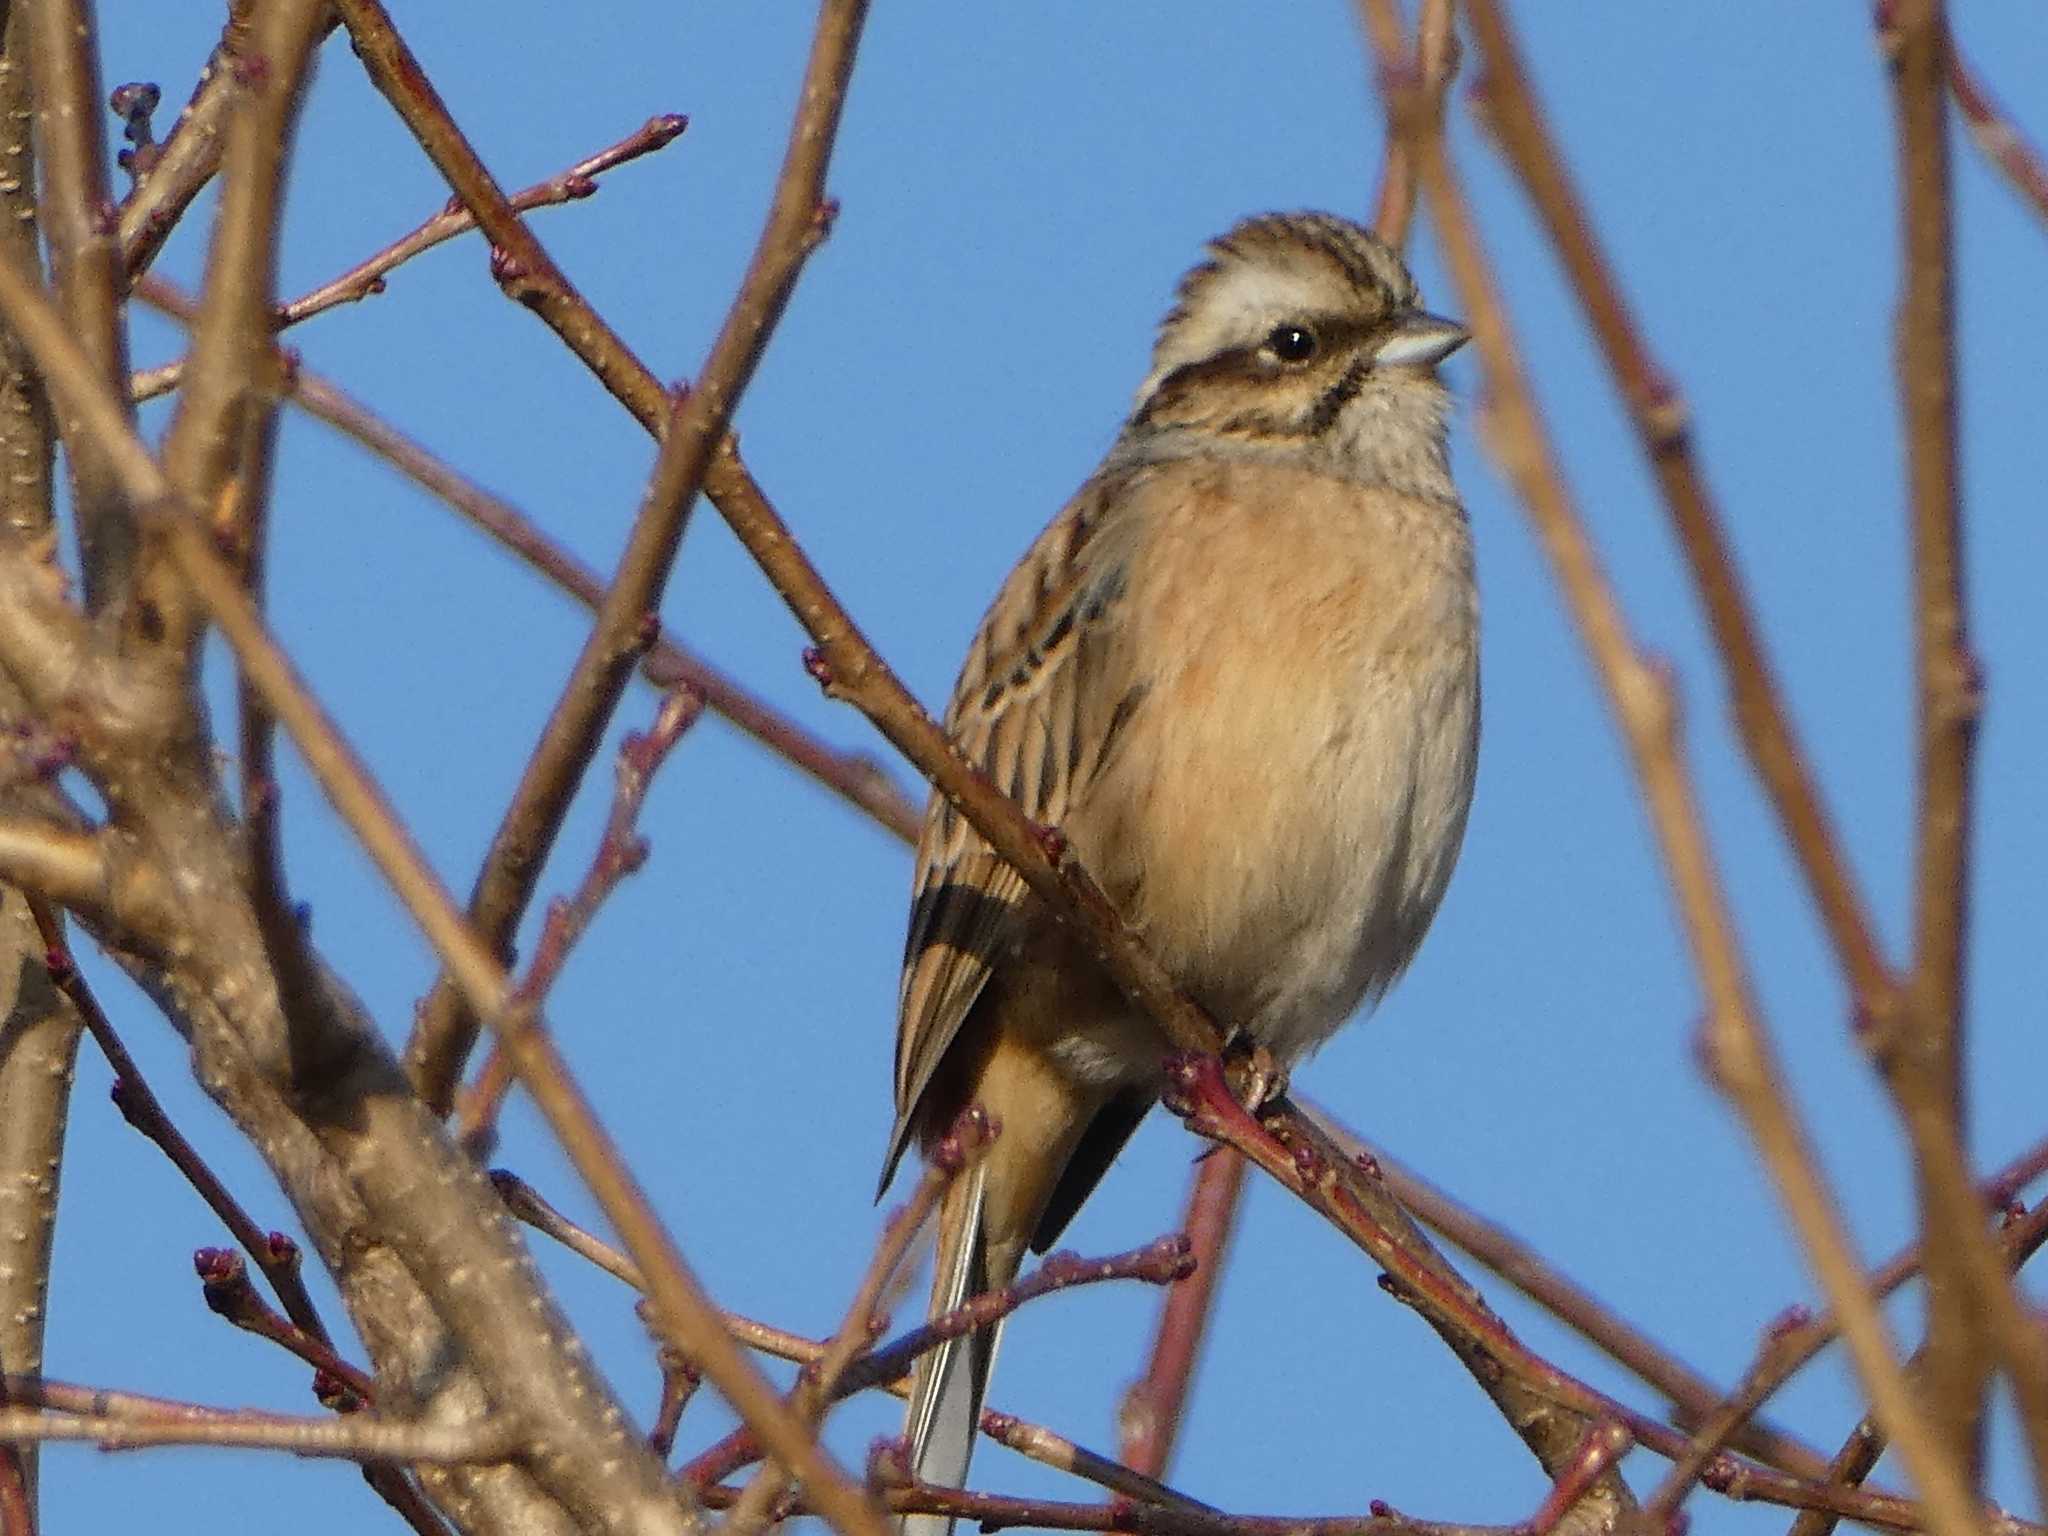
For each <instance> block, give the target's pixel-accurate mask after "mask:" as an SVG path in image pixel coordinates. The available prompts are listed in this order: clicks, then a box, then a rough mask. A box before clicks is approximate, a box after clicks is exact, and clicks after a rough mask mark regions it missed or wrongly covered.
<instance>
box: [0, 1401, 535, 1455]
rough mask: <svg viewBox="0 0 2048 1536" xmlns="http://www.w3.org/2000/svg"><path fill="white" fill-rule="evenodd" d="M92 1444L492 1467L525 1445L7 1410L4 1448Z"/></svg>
mask: <svg viewBox="0 0 2048 1536" xmlns="http://www.w3.org/2000/svg"><path fill="white" fill-rule="evenodd" d="M50 1440H85V1441H90V1442H92V1443H93V1444H95V1445H97V1446H98V1447H99V1448H100V1449H101V1450H103V1451H132V1450H140V1449H144V1448H146V1447H152V1446H166V1445H185V1446H195V1445H210V1446H221V1447H225V1448H230V1449H237V1450H271V1451H290V1452H291V1453H292V1454H293V1455H294V1456H334V1457H340V1458H342V1459H344V1460H348V1461H400V1462H421V1461H426V1462H491V1461H504V1460H506V1459H507V1458H508V1457H510V1456H512V1455H514V1454H516V1453H517V1451H518V1449H519V1439H518V1435H517V1433H516V1431H515V1430H514V1428H513V1426H512V1425H511V1424H510V1423H508V1422H506V1421H504V1420H493V1421H489V1422H486V1423H483V1424H473V1425H451V1424H417V1423H407V1422H404V1421H401V1420H386V1419H379V1418H377V1417H375V1416H374V1415H372V1414H366V1413H357V1414H350V1415H348V1416H347V1417H345V1418H339V1419H336V1418H296V1417H291V1416H288V1415H285V1414H261V1415H259V1414H253V1413H243V1414H234V1415H230V1416H223V1417H220V1418H203V1419H202V1418H174V1419H162V1420H156V1419H129V1418H105V1417H91V1416H86V1415H79V1414H56V1413H38V1412H36V1411H34V1410H33V1409H26V1408H0V1441H13V1442H15V1443H17V1444H30V1443H34V1442H37V1441H50Z"/></svg>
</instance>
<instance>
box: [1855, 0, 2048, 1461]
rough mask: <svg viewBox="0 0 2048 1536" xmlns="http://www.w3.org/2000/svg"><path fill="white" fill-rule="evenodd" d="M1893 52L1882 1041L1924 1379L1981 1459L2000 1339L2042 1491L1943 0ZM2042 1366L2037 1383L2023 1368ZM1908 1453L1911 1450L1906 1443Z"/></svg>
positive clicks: (2042, 1355) (1910, 5) (1907, 7)
mask: <svg viewBox="0 0 2048 1536" xmlns="http://www.w3.org/2000/svg"><path fill="white" fill-rule="evenodd" d="M1877 26H1878V33H1879V39H1880V42H1881V44H1882V46H1883V48H1884V51H1885V53H1886V55H1887V57H1888V60H1889V63H1890V70H1891V77H1892V85H1893V102H1894V109H1895V111H1894V117H1895V123H1896V133H1897V142H1898V184H1899V197H1900V233H1901V262H1902V267H1903V278H1902V285H1901V293H1900V299H1899V310H1898V340H1899V345H1898V370H1899V380H1898V382H1899V397H1900V405H1901V411H1902V414H1903V417H1904V420H1905V439H1906V481H1907V487H1908V493H1909V495H1908V500H1909V505H1910V509H1911V511H1910V516H1911V529H1912V549H1913V637H1914V663H1915V673H1916V679H1917V694H1918V706H1919V710H1918V712H1919V726H1918V750H1917V753H1916V777H1917V779H1918V801H1919V803H1918V806H1917V809H1916V814H1915V843H1916V847H1915V850H1914V889H1913V970H1912V977H1911V980H1910V983H1909V989H1910V995H1911V998H1912V1004H1913V1006H1912V1010H1911V1012H1910V1014H1909V1016H1908V1017H1907V1018H1906V1019H1904V1020H1903V1021H1901V1023H1900V1025H1899V1027H1897V1028H1895V1029H1892V1030H1890V1031H1887V1032H1882V1033H1880V1034H1878V1035H1877V1036H1876V1037H1875V1038H1874V1039H1873V1041H1872V1045H1873V1048H1874V1050H1875V1052H1876V1056H1877V1061H1878V1064H1879V1067H1880V1068H1881V1069H1882V1071H1883V1073H1884V1076H1885V1082H1886V1085H1887V1086H1888V1087H1889V1088H1890V1089H1891V1092H1892V1096H1893V1098H1894V1099H1895V1100H1896V1102H1897V1105H1898V1109H1899V1113H1900V1116H1901V1118H1902V1120H1903V1122H1904V1124H1905V1128H1906V1132H1907V1137H1908V1140H1909V1141H1910V1143H1911V1145H1912V1148H1913V1162H1914V1174H1915V1182H1916V1183H1917V1185H1918V1189H1919V1198H1920V1213H1921V1233H1922V1239H1923V1241H1924V1243H1925V1244H1926V1248H1927V1264H1926V1269H1927V1345H1926V1350H1925V1356H1926V1367H1925V1373H1924V1386H1925V1392H1926V1396H1927V1399H1928V1402H1929V1406H1930V1411H1931V1412H1932V1414H1933V1415H1934V1417H1935V1419H1936V1421H1937V1422H1938V1423H1939V1424H1941V1425H1942V1426H1943V1431H1944V1433H1945V1434H1946V1435H1947V1436H1948V1439H1949V1445H1950V1449H1951V1453H1952V1454H1953V1455H1955V1456H1956V1457H1957V1458H1959V1460H1960V1461H1961V1463H1962V1464H1963V1465H1964V1466H1965V1467H1966V1468H1968V1469H1971V1470H1972V1471H1975V1470H1977V1468H1978V1464H1979V1462H1980V1460H1981V1457H1982V1454H1983V1434H1984V1409H1985V1401H1986V1393H1987V1390H1988V1387H1989V1377H1990V1372H1991V1368H1992V1363H1993V1356H1992V1352H1993V1348H1994V1342H1995V1343H1996V1345H1999V1346H2002V1347H2003V1348H2004V1350H2005V1353H2006V1355H2007V1357H2008V1363H2009V1365H2010V1366H2011V1368H2012V1376H2013V1385H2014V1390H2015V1393H2016V1395H2017V1396H2018V1398H2019V1403H2020V1422H2021V1424H2022V1426H2023V1427H2024V1428H2025V1430H2026V1432H2027V1436H2028V1440H2029V1444H2030V1447H2031V1449H2032V1452H2033V1468H2034V1479H2035V1486H2036V1488H2037V1489H2039V1490H2042V1491H2044V1492H2048V1379H2042V1373H2043V1372H2044V1371H2048V1352H2044V1349H2043V1345H2042V1341H2041V1339H2040V1336H2039V1332H2040V1331H2039V1327H2038V1325H2037V1324H2036V1323H2035V1322H2034V1321H2033V1320H2032V1319H2030V1318H2028V1317H2027V1316H2026V1315H2025V1313H2024V1310H2023V1309H2022V1308H2021V1307H2020V1306H2019V1304H2018V1300H2017V1298H2016V1297H2014V1296H2013V1294H2012V1292H2011V1289H2010V1287H2009V1286H2008V1285H2007V1284H2006V1279H2005V1276H2004V1274H2003V1273H2002V1272H2000V1270H1999V1269H1998V1266H1997V1265H1996V1264H1995V1263H1994V1262H1993V1261H1992V1258H1991V1255H1990V1251H1989V1239H1988V1237H1987V1235H1986V1233H1985V1230H1984V1223H1983V1221H1982V1219H1981V1214H1980V1213H1979V1212H1977V1211H1976V1210H1975V1209H1973V1208H1972V1206H1971V1205H1970V1204H1969V1203H1968V1202H1962V1203H1960V1204H1959V1203H1958V1199H1957V1197H1958V1196H1959V1195H1960V1194H1961V1193H1962V1191H1963V1190H1964V1189H1966V1188H1967V1186H1968V1183H1969V1173H1968V1165H1967V1162H1966V1161H1965V1155H1964V1153H1963V1150H1962V1149H1963V1146H1964V1143H1965V1141H1966V1140H1967V1126H1968V1121H1967V1113H1966V1111H1967V1106H1966V1104H1965V1101H1964V1097H1963V1080H1962V1060H1963V1029H1964V1017H1965V1014H1964V1008H1965V1003H1966V998H1965V993H1964V983H1965V980H1966V977H1965V971H1964V965H1965V949H1966V943H1967V937H1968V927H1969V911H1970V909H1969V889H1970V839H1971V832H1972V813H1973V803H1972V796H1973V775H1974V759H1975V744H1976V734H1977V720H1978V716H1979V713H1980V711H1981V708H1982V700H1981V696H1980V685H1979V680H1978V676H1977V665H1976V660H1975V658H1974V657H1973V656H1972V654H1971V652H1970V647H1969V638H1968V632H1967V604H1966V601H1965V596H1964V588H1963V563H1962V488H1961V468H1960V466H1959V464H1958V462H1957V456H1956V454H1957V450H1956V381H1955V273H1954V230H1953V222H1954V210H1953V202H1952V199H1953V192H1952V188H1951V186H1950V179H1949V177H1950V168H1949V146H1948V82H1949V68H1948V22H1947V18H1946V16H1945V14H1944V6H1943V5H1942V3H1941V0H1898V3H1896V4H1892V3H1886V4H1881V5H1880V6H1879V7H1878V12H1877ZM2029 1377H2032V1378H2033V1379H2031V1380H2030V1379H2029ZM1901 1449H1902V1450H1903V1449H1904V1447H1901Z"/></svg>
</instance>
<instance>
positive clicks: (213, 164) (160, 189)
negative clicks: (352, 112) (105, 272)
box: [94, 0, 339, 278]
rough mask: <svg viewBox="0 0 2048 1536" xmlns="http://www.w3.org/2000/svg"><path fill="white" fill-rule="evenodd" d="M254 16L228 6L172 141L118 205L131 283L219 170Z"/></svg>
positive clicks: (245, 1)
mask: <svg viewBox="0 0 2048 1536" xmlns="http://www.w3.org/2000/svg"><path fill="white" fill-rule="evenodd" d="M253 10H254V7H253V6H252V5H251V4H250V3H249V0H234V3H232V4H230V5H229V7H228V20H227V25H226V27H225V28H224V29H223V31H222V33H221V40H220V43H219V45H218V46H216V47H215V48H214V50H213V52H212V54H211V55H210V56H209V57H208V58H207V61H206V65H205V67H204V68H203V69H201V70H200V72H199V79H198V82H197V83H196V84H195V85H194V86H193V88H192V96H191V99H190V100H189V101H187V102H186V104H185V107H184V110H183V111H181V112H180V113H179V114H178V121H177V123H176V124H175V125H174V126H173V127H172V129H171V134H170V137H169V138H167V139H165V140H164V141H163V143H162V144H160V145H158V146H157V149H156V153H155V154H154V155H153V156H151V157H150V160H149V164H148V166H147V167H146V168H141V169H140V174H139V175H138V176H137V178H136V183H135V189H134V191H132V192H130V193H129V194H128V196H127V198H126V199H125V200H124V201H123V202H122V204H121V208H120V214H119V218H118V226H119V233H120V240H121V260H122V265H123V267H124V268H125V269H126V271H127V274H128V276H129V277H130V278H133V277H136V276H138V275H139V274H140V273H142V272H143V271H145V270H146V269H147V268H148V267H149V264H150V263H151V262H153V261H155V260H156V256H157V252H159V251H161V250H162V249H163V247H164V242H165V241H167V240H168V239H170V237H171V231H172V230H174V229H176V228H177V226H178V221H179V220H180V219H182V218H183V217H184V216H185V211H186V210H187V209H188V208H190V207H191V206H192V202H193V199H195V198H196V197H198V196H199V194H200V192H201V190H203V189H204V188H205V186H206V184H207V183H208V182H209V181H211V180H212V179H213V176H214V173H215V172H216V171H217V170H219V169H220V160H221V153H222V150H223V148H224V144H225V134H226V129H227V123H228V118H229V115H230V114H231V113H232V112H233V111H234V109H235V107H236V105H237V104H238V103H239V102H240V100H241V97H242V92H241V83H240V80H239V78H238V77H239V76H240V75H241V74H242V73H243V72H244V63H245V60H246V57H247V54H248V49H249V36H248V32H249V22H250V17H251V13H252V12H253ZM337 25H339V23H338V22H337V21H335V19H334V18H332V17H329V18H328V19H327V20H326V21H325V22H324V23H323V24H322V26H323V31H322V34H321V35H322V37H325V36H326V34H327V33H328V32H332V31H333V30H334V28H335V27H336V26H337ZM94 110H95V111H97V110H98V103H94Z"/></svg>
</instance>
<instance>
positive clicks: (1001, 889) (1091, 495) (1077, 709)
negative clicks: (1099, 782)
mask: <svg viewBox="0 0 2048 1536" xmlns="http://www.w3.org/2000/svg"><path fill="white" fill-rule="evenodd" d="M1111 491H1112V487H1111V486H1109V485H1107V484H1105V483H1104V482H1101V481H1091V482H1090V484H1089V485H1088V486H1086V487H1084V488H1083V489H1082V491H1081V493H1080V494H1079V495H1077V496H1076V497H1075V498H1074V500H1073V501H1072V502H1070V503H1068V505H1067V507H1066V508H1065V509H1064V510H1063V511H1062V512H1061V513H1060V515H1059V516H1058V517H1056V518H1054V519H1053V521H1052V522H1051V523H1050V524H1049V525H1048V526H1047V527H1046V529H1045V531H1044V532H1043V533H1041V534H1040V535H1039V536H1038V540H1037V542H1036V543H1034V544H1033V545H1032V546H1031V549H1030V551H1029V552H1028V553H1027V554H1026V555H1025V557H1024V559H1023V560H1022V561H1020V562H1019V563H1018V566H1017V568H1016V569H1015V570H1014V571H1012V572H1011V574H1010V577H1009V580H1008V581H1007V582H1005V583H1004V586H1003V589H1002V591H1001V592H1000V593H999V594H998V595H997V597H996V600H995V602H994V604H993V605H992V606H991V607H990V609H989V614H988V618H987V619H986V620H985V621H984V622H983V625H982V629H981V633H980V634H979V635H978V636H977V638H976V641H975V644H974V646H973V648H972V650H971V651H970V652H969V655H968V660H967V665H966V666H965V668H964V669H963V670H962V672H961V674H960V679H959V681H958V682H957V683H956V684H955V685H954V690H953V699H952V703H951V704H950V706H949V707H948V708H947V711H946V724H947V727H948V729H949V730H951V731H952V733H953V736H954V738H955V739H956V740H957V741H958V742H959V743H960V746H961V748H962V750H963V751H965V752H966V754H967V755H968V758H969V759H970V760H971V761H972V762H974V763H975V764H976V765H977V766H979V767H980V768H981V770H982V771H983V772H984V773H986V774H987V775H988V776H989V778H990V780H991V781H992V782H993V783H994V784H995V785H996V786H997V787H998V788H1000V789H1002V790H1003V791H1004V792H1005V793H1006V794H1008V795H1010V796H1011V798H1013V799H1015V800H1016V801H1017V802H1018V804H1020V805H1021V806H1023V808H1024V809H1025V811H1026V812H1027V813H1028V814H1029V815H1030V816H1031V817H1032V818H1033V819H1034V820H1037V821H1040V822H1043V823H1045V824H1047V825H1058V824H1059V823H1060V822H1062V821H1063V820H1065V819H1066V817H1067V815H1068V813H1069V811H1070V810H1071V809H1072V808H1073V805H1074V804H1075V802H1076V799H1077V797H1078V796H1080V795H1082V794H1085V792H1086V789H1087V786H1088V784H1089V783H1090V782H1091V781H1092V780H1093V779H1094V778H1095V777H1096V776H1097V775H1098V774H1099V773H1100V771H1101V769H1102V767H1103V766H1104V764H1105V763H1106V762H1107V761H1108V757H1109V754H1108V752H1107V751H1106V750H1105V749H1106V748H1108V747H1109V746H1110V745H1112V743H1111V742H1108V741H1104V742H1094V741H1090V740H1088V739H1087V738H1086V730H1087V725H1088V723H1089V722H1102V721H1110V722H1114V724H1115V725H1116V726H1118V727H1120V726H1121V725H1122V723H1123V721H1124V720H1125V719H1126V718H1128V715H1129V713H1130V711H1131V710H1132V709H1133V708H1135V707H1136V705H1137V703H1138V701H1139V700H1140V699H1142V697H1143V690H1142V689H1140V688H1128V689H1124V690H1122V691H1118V680H1117V679H1116V678H1115V677H1113V676H1111V675H1110V673H1111V672H1112V670H1113V668H1111V667H1110V666H1108V665H1105V662H1106V660H1107V649H1108V648H1107V647H1105V646H1104V645H1102V644H1101V643H1100V638H1101V635H1102V632H1103V629H1104V621H1105V620H1106V619H1108V618H1109V617H1111V615H1112V614H1113V613H1114V610H1115V606H1116V603H1117V600H1118V599H1119V598H1120V597H1121V596H1122V594H1123V587H1124V581H1123V573H1124V564H1123V562H1124V560H1125V559H1126V557H1127V554H1128V548H1129V544H1130V539H1129V529H1130V526H1131V523H1130V520H1128V519H1125V518H1120V517H1119V518H1114V519H1112V518H1107V517H1105V516H1104V515H1103V514H1104V509H1105V508H1107V507H1109V506H1113V505H1115V504H1116V502H1117V500H1118V499H1119V498H1118V497H1116V496H1115V495H1113V494H1111ZM1096 728H1097V729H1098V730H1100V729H1101V727H1100V725H1097V727H1096ZM1110 734H1111V735H1112V736H1114V735H1115V734H1117V732H1116V731H1115V730H1112V731H1111V733H1110ZM1029 913H1030V897H1029V893H1028V891H1027V889H1026V887H1025V885H1024V881H1023V879H1022V877H1021V876H1019V875H1018V874H1017V873H1016V871H1014V870H1013V869H1011V868H1010V867H1009V865H1008V864H1006V863H1004V862H1003V861H1002V860H1001V859H1000V858H998V857H997V856H996V855H995V854H994V853H993V852H992V851H991V850H990V849H989V847H988V845H987V844H985V843H984V842H983V841H982V840H981V838H980V836H979V835H978V834H976V832H975V831H974V829H973V828H972V827H970V826H968V824H967V822H966V820H965V819H964V818H963V817H961V816H960V814H959V813H958V812H957V811H955V810H954V809H953V808H952V806H951V805H949V804H947V803H946V802H945V801H944V800H942V799H939V798H936V797H935V798H934V799H933V802H932V806H931V809H930V810H929V812H928V813H927V814H926V817H925V826H924V835H923V836H922V837H921V838H920V839H919V841H918V849H917V877H916V897H915V900H914V902H913V905H912V907H911V917H910V930H909V935H908V939H907V942H906V944H905V946H904V956H903V988H902V997H901V1004H900V1011H899V1016H898V1025H897V1036H896V1126H895V1130H894V1133H893V1135H892V1136H891V1138H890V1148H889V1157H888V1161H887V1165H886V1166H885V1168H884V1171H883V1179H884V1183H885V1184H886V1182H887V1179H888V1177H889V1175H890V1174H891V1173H892V1172H893V1171H894V1169H895V1165H896V1161H897V1159H898V1158H899V1157H900V1156H901V1155H902V1151H903V1148H904V1145H905V1144H906V1143H907V1141H908V1139H909V1132H910V1126H911V1122H912V1119H913V1116H914V1114H915V1112H916V1109H917V1104H918V1101H919V1099H920V1098H921V1097H922V1095H923V1093H924V1090H925V1088H926V1087H927V1086H928V1085H929V1084H930V1082H931V1080H932V1076H933V1074H934V1073H935V1072H936V1071H937V1070H938V1066H939V1063H940V1061H941V1060H943V1059H944V1057H945V1054H946V1051H947V1049H948V1048H949V1047H950V1046H951V1045H952V1043H953V1040H954V1038H955V1036H957V1035H958V1033H959V1031H960V1026H961V1023H962V1022H963V1021H964V1020H965V1019H966V1017H967V1014H968V1011H969V1010H970V1009H971V1008H973V1006H974V1002H975V999H976V998H978V997H979V996H980V995H981V991H982V988H983V987H984V986H986V985H987V983H988V978H989V975H990V974H991V971H992V969H993V967H994V965H995V964H996V962H997V957H999V956H1000V955H1001V954H1002V952H1003V951H1004V950H1005V949H1006V948H1009V947H1010V946H1012V945H1014V944H1016V943H1018V942H1019V941H1020V940H1021V939H1022V938H1023V937H1024V935H1025V933H1026V931H1027V925H1028V923H1029V920H1030V917H1029Z"/></svg>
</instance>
